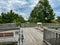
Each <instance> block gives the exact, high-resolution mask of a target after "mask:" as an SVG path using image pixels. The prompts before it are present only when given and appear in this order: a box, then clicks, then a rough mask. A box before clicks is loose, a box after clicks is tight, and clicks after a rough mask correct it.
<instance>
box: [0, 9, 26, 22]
mask: <svg viewBox="0 0 60 45" xmlns="http://www.w3.org/2000/svg"><path fill="white" fill-rule="evenodd" d="M19 22H20V23H23V22H25V20H24V18H23V17H22V15H19V14H16V13H14V12H13V11H12V10H10V12H7V13H4V12H2V13H1V15H0V23H19Z"/></svg>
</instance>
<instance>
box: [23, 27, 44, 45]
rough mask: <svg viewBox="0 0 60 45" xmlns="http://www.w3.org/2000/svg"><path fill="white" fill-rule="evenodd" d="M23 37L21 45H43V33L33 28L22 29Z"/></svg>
mask: <svg viewBox="0 0 60 45" xmlns="http://www.w3.org/2000/svg"><path fill="white" fill-rule="evenodd" d="M22 29H23V35H24V44H23V45H45V44H44V42H43V32H41V31H40V30H37V29H35V28H22Z"/></svg>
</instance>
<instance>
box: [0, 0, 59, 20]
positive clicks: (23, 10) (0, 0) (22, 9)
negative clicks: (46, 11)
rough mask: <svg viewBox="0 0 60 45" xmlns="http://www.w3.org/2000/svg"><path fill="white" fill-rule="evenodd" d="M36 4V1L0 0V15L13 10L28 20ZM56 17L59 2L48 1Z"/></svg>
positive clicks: (54, 0)
mask: <svg viewBox="0 0 60 45" xmlns="http://www.w3.org/2000/svg"><path fill="white" fill-rule="evenodd" d="M37 3H38V0H0V13H1V12H8V11H9V10H11V9H12V10H13V11H14V12H16V13H18V14H20V15H22V16H23V17H24V18H25V19H27V18H28V16H29V14H30V13H31V11H32V9H33V7H34V6H35V5H36V4H37ZM49 3H50V4H51V6H52V8H53V10H54V12H55V13H56V16H59V15H60V0H49Z"/></svg>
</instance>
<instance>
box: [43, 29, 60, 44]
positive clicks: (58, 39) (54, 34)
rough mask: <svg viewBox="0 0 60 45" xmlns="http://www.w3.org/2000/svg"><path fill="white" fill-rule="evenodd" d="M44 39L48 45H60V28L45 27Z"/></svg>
mask: <svg viewBox="0 0 60 45" xmlns="http://www.w3.org/2000/svg"><path fill="white" fill-rule="evenodd" d="M43 36H44V37H43V41H44V42H46V43H47V44H48V45H60V30H56V29H48V28H45V29H44V35H43Z"/></svg>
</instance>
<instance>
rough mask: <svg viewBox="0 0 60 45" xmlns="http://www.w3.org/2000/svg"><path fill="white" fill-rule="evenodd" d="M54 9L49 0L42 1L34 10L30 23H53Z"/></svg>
mask: <svg viewBox="0 0 60 45" xmlns="http://www.w3.org/2000/svg"><path fill="white" fill-rule="evenodd" d="M54 16H55V14H54V12H53V9H52V8H51V5H50V4H49V2H48V0H40V1H39V3H38V4H37V5H36V6H35V8H34V9H33V10H32V12H31V14H30V17H29V19H28V21H29V22H51V20H53V19H54V18H55V17H54Z"/></svg>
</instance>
